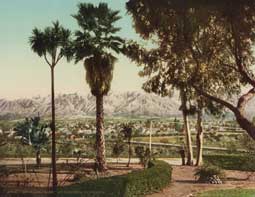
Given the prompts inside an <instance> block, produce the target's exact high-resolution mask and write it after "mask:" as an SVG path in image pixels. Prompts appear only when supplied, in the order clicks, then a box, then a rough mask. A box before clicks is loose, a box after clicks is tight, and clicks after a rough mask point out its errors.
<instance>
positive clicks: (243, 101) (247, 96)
mask: <svg viewBox="0 0 255 197" xmlns="http://www.w3.org/2000/svg"><path fill="white" fill-rule="evenodd" d="M254 96H255V88H252V89H250V90H249V91H248V92H247V93H246V94H244V95H242V96H241V97H240V98H239V100H238V103H237V108H238V110H239V111H241V112H243V110H244V107H245V105H246V104H247V102H249V101H250V100H251V99H252V98H253V97H254Z"/></svg>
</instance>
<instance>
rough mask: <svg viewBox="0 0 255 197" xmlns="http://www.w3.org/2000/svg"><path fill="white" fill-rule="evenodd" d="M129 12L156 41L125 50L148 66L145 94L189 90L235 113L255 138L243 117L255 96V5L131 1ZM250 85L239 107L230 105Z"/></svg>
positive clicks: (249, 1)
mask: <svg viewBox="0 0 255 197" xmlns="http://www.w3.org/2000/svg"><path fill="white" fill-rule="evenodd" d="M127 9H128V12H129V13H130V14H131V15H132V17H133V19H134V26H135V28H136V30H137V32H138V33H139V34H140V35H141V36H142V37H143V38H144V39H150V40H153V41H154V48H153V49H150V50H146V49H144V48H142V47H140V46H139V45H137V44H136V43H131V44H130V45H129V46H127V47H126V52H127V54H128V55H129V56H130V57H131V58H132V59H134V60H136V61H137V62H138V63H142V64H143V65H144V69H143V72H142V75H143V76H147V77H148V81H147V82H146V83H145V84H144V87H145V89H148V90H149V91H152V92H155V93H158V94H161V95H167V94H169V92H170V91H169V90H171V89H172V88H173V87H183V86H184V87H185V86H186V87H187V85H188V87H190V88H191V91H190V92H193V91H194V90H195V93H196V94H197V95H201V96H203V97H204V98H205V99H207V100H209V101H211V102H212V101H213V102H216V103H217V104H220V105H221V106H224V107H227V108H228V109H229V110H231V111H232V112H233V113H234V114H235V116H236V119H237V122H238V123H239V124H240V126H241V127H242V128H243V129H245V130H246V131H247V132H248V133H249V134H250V136H252V137H253V138H254V139H255V132H254V128H255V127H254V125H253V124H252V123H251V122H250V121H249V120H248V119H247V118H246V117H245V115H244V107H245V105H246V103H247V102H248V101H249V100H250V99H251V98H252V97H253V96H254V93H255V88H254V87H255V86H254V85H255V83H254V82H255V78H254V76H253V73H252V65H253V63H254V55H253V46H254V41H255V30H254V26H255V10H254V9H255V2H254V1H252V0H247V1H244V0H237V1H231V0H224V1H210V0H209V1H203V0H196V1H185V2H184V1H176V0H163V1H160V2H156V1H152V0H139V1H135V0H130V1H128V3H127ZM246 85H249V86H251V89H250V90H249V91H248V92H247V93H246V94H243V95H242V96H240V97H239V100H238V103H237V104H234V103H233V102H229V100H233V99H232V98H233V96H234V95H240V94H241V91H242V87H244V86H246Z"/></svg>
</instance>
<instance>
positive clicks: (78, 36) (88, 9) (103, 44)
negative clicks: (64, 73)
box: [73, 3, 123, 95]
mask: <svg viewBox="0 0 255 197" xmlns="http://www.w3.org/2000/svg"><path fill="white" fill-rule="evenodd" d="M78 8H79V10H78V13H77V14H76V15H73V17H74V18H75V19H76V20H77V23H78V25H79V26H80V28H81V30H78V31H76V32H75V41H74V47H73V52H74V59H75V62H76V63H77V62H79V61H81V60H84V67H85V69H86V71H87V72H86V80H87V82H88V84H89V86H90V87H91V93H92V94H93V95H105V94H107V93H108V91H109V90H110V87H111V81H112V77H113V68H114V63H115V61H116V57H115V56H114V55H112V54H111V52H115V53H119V52H121V48H122V43H123V40H122V39H121V38H120V37H118V36H115V33H117V32H118V31H119V30H120V29H119V28H116V27H114V23H115V22H116V21H118V20H119V19H120V17H119V16H118V14H119V11H112V10H111V9H109V8H108V6H107V4H105V3H100V4H99V5H98V6H97V7H96V6H94V5H92V4H87V3H81V4H79V6H78Z"/></svg>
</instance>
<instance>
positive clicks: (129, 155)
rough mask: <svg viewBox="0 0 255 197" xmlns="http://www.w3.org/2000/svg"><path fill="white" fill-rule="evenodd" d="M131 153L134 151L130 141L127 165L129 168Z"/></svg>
mask: <svg viewBox="0 0 255 197" xmlns="http://www.w3.org/2000/svg"><path fill="white" fill-rule="evenodd" d="M131 152H132V150H131V142H130V140H129V141H128V163H127V167H129V165H130V160H131Z"/></svg>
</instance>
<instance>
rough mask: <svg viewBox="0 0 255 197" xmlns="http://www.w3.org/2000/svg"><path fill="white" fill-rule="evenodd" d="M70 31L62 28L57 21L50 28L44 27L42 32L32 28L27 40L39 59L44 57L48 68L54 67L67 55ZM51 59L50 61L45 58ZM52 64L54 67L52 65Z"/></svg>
mask: <svg viewBox="0 0 255 197" xmlns="http://www.w3.org/2000/svg"><path fill="white" fill-rule="evenodd" d="M70 37H71V31H70V30H68V29H65V28H64V27H62V26H61V25H60V24H59V22H58V21H56V22H53V26H52V27H46V28H45V29H44V30H43V31H42V30H40V29H38V28H34V29H33V32H32V36H31V37H30V38H29V43H30V45H31V49H32V50H33V51H34V52H35V53H37V54H38V55H39V56H40V57H42V56H44V58H45V60H46V61H47V63H48V64H49V65H50V66H55V65H56V64H57V62H58V61H59V60H60V59H61V58H62V57H63V56H66V57H67V58H69V57H70V55H68V54H69V53H68V51H69V50H68V48H69V47H68V46H70ZM47 55H48V56H50V57H51V61H50V60H49V59H48V58H47ZM53 64H54V65H53Z"/></svg>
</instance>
